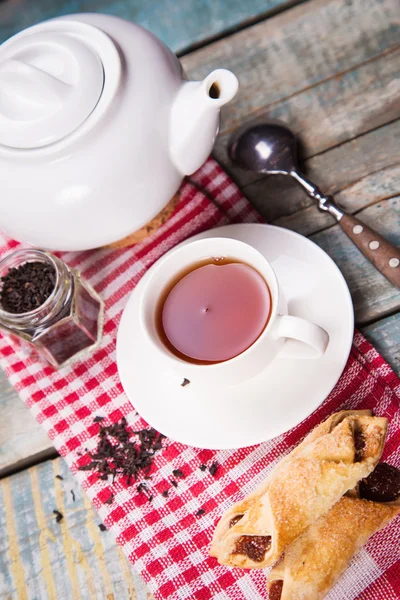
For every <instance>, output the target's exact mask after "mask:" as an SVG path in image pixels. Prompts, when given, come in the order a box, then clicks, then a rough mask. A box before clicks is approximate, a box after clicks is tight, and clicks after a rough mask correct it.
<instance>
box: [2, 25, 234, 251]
mask: <svg viewBox="0 0 400 600" xmlns="http://www.w3.org/2000/svg"><path fill="white" fill-rule="evenodd" d="M237 89H238V81H237V79H236V77H235V75H233V73H231V72H230V71H227V70H224V69H218V70H216V71H214V72H213V73H211V74H210V75H208V77H206V78H205V79H204V81H201V82H199V81H195V82H187V81H184V80H182V71H181V66H180V63H179V61H178V60H177V58H176V56H175V55H174V54H173V53H172V52H171V51H170V50H169V49H168V48H167V47H166V46H164V45H163V44H162V43H161V42H160V41H159V40H158V39H157V38H156V37H154V35H152V34H151V33H149V32H148V31H146V30H145V29H142V28H141V27H139V26H137V25H134V24H133V23H131V22H128V21H125V20H123V19H120V18H118V17H112V16H106V15H101V14H79V15H72V16H69V17H62V18H59V19H54V20H51V21H47V22H44V23H41V24H39V25H35V26H34V27H30V28H29V29H26V30H24V31H22V32H21V33H18V34H17V35H15V36H13V37H12V38H10V39H9V40H8V41H6V42H5V43H4V44H3V45H2V46H0V229H2V230H3V231H5V232H6V233H7V234H8V235H10V236H11V237H13V238H15V239H17V240H23V241H26V242H29V243H30V244H33V245H35V246H41V247H45V248H49V249H55V250H85V249H89V248H95V247H99V246H103V245H106V244H110V243H112V242H115V241H117V240H120V239H122V238H124V237H125V236H127V235H129V234H131V233H132V232H134V231H136V230H138V229H140V228H141V227H142V226H143V225H145V224H146V223H148V222H149V221H150V220H151V219H152V218H153V217H154V216H155V215H157V214H158V213H159V212H160V210H161V209H162V208H163V207H164V206H165V205H166V204H167V203H168V202H169V201H170V199H171V198H172V197H173V195H174V194H175V192H176V191H177V189H178V188H179V185H180V183H181V181H182V179H183V177H184V175H190V174H191V173H193V172H194V171H195V170H196V169H198V168H199V167H200V166H201V165H202V163H203V162H204V161H205V159H206V158H207V156H208V155H209V153H210V152H211V149H212V146H213V143H214V140H215V137H216V135H217V132H218V126H219V109H220V107H221V106H222V105H223V104H225V103H226V102H228V101H229V100H231V99H232V98H233V96H234V95H235V94H236V91H237Z"/></svg>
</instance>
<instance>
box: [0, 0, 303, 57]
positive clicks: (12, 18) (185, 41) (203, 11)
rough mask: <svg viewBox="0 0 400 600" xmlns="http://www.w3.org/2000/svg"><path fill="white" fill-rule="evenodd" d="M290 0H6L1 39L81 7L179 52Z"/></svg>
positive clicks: (0, 16) (1, 7)
mask: <svg viewBox="0 0 400 600" xmlns="http://www.w3.org/2000/svg"><path fill="white" fill-rule="evenodd" d="M288 3H289V2H288V0H246V1H245V2H244V1H243V0H229V2H225V1H224V0H152V1H151V2H149V1H147V0H84V1H79V0H34V1H33V0H20V1H19V2H16V1H15V0H5V1H3V2H0V42H3V41H4V40H6V39H7V38H8V37H10V36H11V35H13V34H14V33H16V32H17V31H20V30H21V29H24V28H25V27H29V26H30V25H33V24H35V23H38V22H40V21H43V20H45V19H51V18H54V17H58V16H61V15H67V14H72V13H77V12H102V13H108V14H112V15H117V16H119V17H124V18H125V19H129V20H131V21H134V22H135V23H138V24H139V25H143V27H146V28H147V29H149V30H150V31H152V32H153V33H154V34H155V35H157V36H158V37H159V38H160V39H161V40H163V42H165V43H166V44H167V45H168V46H169V47H170V48H172V50H174V51H175V52H177V51H182V50H184V49H185V48H188V47H189V46H191V45H193V44H195V43H199V42H203V41H204V40H207V39H209V38H210V37H213V36H217V35H219V34H220V33H222V32H223V31H226V30H227V29H232V28H234V27H237V26H239V25H241V24H242V23H243V22H250V21H251V20H254V19H255V18H257V17H258V16H259V15H264V14H265V15H266V14H268V12H270V11H272V10H274V9H276V8H277V7H279V6H285V4H288ZM291 4H292V2H291Z"/></svg>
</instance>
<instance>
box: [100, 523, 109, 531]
mask: <svg viewBox="0 0 400 600" xmlns="http://www.w3.org/2000/svg"><path fill="white" fill-rule="evenodd" d="M99 529H100V531H107V527H106V526H105V525H103V523H100V525H99Z"/></svg>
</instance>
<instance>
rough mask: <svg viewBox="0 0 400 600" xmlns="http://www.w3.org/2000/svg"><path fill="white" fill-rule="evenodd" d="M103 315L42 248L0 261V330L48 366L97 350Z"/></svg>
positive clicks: (93, 296) (94, 298) (90, 292)
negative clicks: (29, 347)
mask: <svg viewBox="0 0 400 600" xmlns="http://www.w3.org/2000/svg"><path fill="white" fill-rule="evenodd" d="M103 313H104V306H103V301H102V300H101V298H100V297H99V295H98V294H97V292H95V290H94V289H93V288H92V287H91V286H90V285H89V284H88V283H87V282H86V281H85V280H83V279H82V278H81V276H80V274H79V273H78V272H77V271H75V270H74V269H72V268H70V267H68V266H67V265H66V264H65V263H64V262H63V261H62V260H60V259H59V258H57V257H56V256H54V255H52V254H50V253H49V252H46V251H45V250H39V249H26V250H25V249H24V250H16V251H15V252H12V253H11V254H9V255H8V256H6V257H5V258H4V259H3V260H2V261H1V262H0V329H1V330H2V331H5V332H7V333H8V334H10V335H11V336H16V337H17V338H19V339H20V340H24V341H25V342H27V343H28V344H30V345H31V346H33V347H34V348H35V349H36V350H37V351H38V353H39V354H40V355H41V356H42V357H43V358H45V359H46V360H47V361H48V362H49V363H50V364H51V365H53V367H56V368H58V367H61V366H64V365H66V364H69V362H71V361H72V360H75V359H78V358H80V359H81V358H85V356H86V354H88V353H89V352H91V351H93V350H94V349H95V348H96V347H97V345H98V343H99V341H100V339H101V335H102V330H103Z"/></svg>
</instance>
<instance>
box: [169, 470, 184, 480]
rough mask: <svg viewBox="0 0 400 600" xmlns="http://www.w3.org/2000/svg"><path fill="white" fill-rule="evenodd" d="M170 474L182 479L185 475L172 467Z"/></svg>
mask: <svg viewBox="0 0 400 600" xmlns="http://www.w3.org/2000/svg"><path fill="white" fill-rule="evenodd" d="M172 475H173V476H174V477H177V478H178V479H183V477H185V476H184V474H183V472H182V471H181V470H180V469H174V470H173V471H172Z"/></svg>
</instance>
